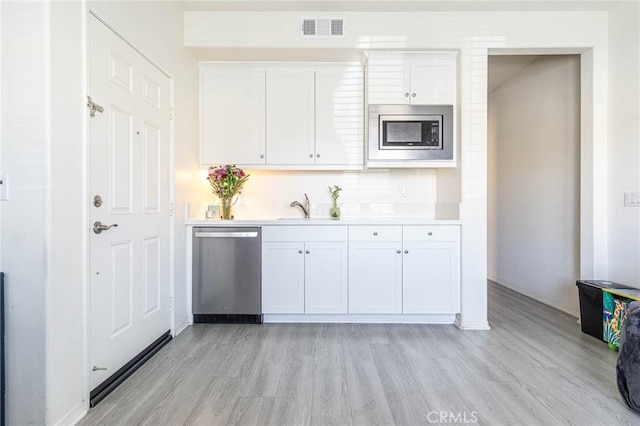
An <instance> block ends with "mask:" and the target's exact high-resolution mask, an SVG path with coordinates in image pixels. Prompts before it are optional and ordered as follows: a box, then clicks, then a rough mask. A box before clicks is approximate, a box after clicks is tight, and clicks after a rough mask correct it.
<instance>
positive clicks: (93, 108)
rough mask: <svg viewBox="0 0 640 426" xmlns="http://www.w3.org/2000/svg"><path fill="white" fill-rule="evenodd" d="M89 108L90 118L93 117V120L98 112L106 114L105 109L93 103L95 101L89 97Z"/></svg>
mask: <svg viewBox="0 0 640 426" xmlns="http://www.w3.org/2000/svg"><path fill="white" fill-rule="evenodd" d="M87 108H89V117H92V118H93V117H95V116H96V111H97V112H99V113H103V112H104V108H102V106H101V105H98V104H97V103H95V102H93V100H92V99H91V96H87Z"/></svg>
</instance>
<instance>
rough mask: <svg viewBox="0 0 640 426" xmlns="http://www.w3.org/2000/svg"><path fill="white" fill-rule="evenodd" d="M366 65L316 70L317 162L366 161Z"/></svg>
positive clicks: (353, 162)
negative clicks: (364, 67)
mask: <svg viewBox="0 0 640 426" xmlns="http://www.w3.org/2000/svg"><path fill="white" fill-rule="evenodd" d="M363 92H364V81H363V76H362V68H360V67H348V68H341V69H320V70H316V96H315V97H316V119H315V121H316V164H335V165H362V164H363V162H364V114H363V113H364V111H363V108H362V106H363V104H364V98H363V96H364V93H363Z"/></svg>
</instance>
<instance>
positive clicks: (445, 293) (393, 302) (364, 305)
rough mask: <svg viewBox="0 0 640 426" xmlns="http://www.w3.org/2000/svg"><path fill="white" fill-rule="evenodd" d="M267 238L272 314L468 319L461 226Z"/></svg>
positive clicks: (313, 230) (270, 232)
mask: <svg viewBox="0 0 640 426" xmlns="http://www.w3.org/2000/svg"><path fill="white" fill-rule="evenodd" d="M347 230H348V242H347ZM262 238H263V242H262V310H263V313H265V314H353V315H369V314H371V315H374V314H406V315H443V314H444V315H452V314H456V313H458V312H460V228H459V226H455V225H451V226H448V225H437V226H396V225H384V226H360V225H357V226H349V227H347V226H335V225H331V226H314V225H311V226H309V225H302V226H269V227H263V232H262ZM345 318H346V317H345Z"/></svg>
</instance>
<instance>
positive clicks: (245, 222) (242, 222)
mask: <svg viewBox="0 0 640 426" xmlns="http://www.w3.org/2000/svg"><path fill="white" fill-rule="evenodd" d="M460 224H461V221H460V220H439V219H434V218H423V217H389V218H385V217H380V218H360V219H357V218H349V219H340V220H332V219H329V218H321V219H314V218H311V219H304V218H283V219H234V220H220V219H200V220H197V219H196V220H194V219H192V220H187V222H186V225H187V226H282V225H287V226H291V225H332V226H334V225H342V226H349V225H460Z"/></svg>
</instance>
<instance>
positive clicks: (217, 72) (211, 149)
mask: <svg viewBox="0 0 640 426" xmlns="http://www.w3.org/2000/svg"><path fill="white" fill-rule="evenodd" d="M201 126H202V142H201V157H200V161H201V164H203V165H207V164H221V163H234V164H238V165H240V166H256V167H255V168H261V169H301V170H305V169H325V170H341V169H361V168H362V167H363V166H364V72H363V69H362V66H360V65H353V64H330V65H328V64H315V65H314V64H296V63H288V64H285V63H272V64H261V63H246V64H240V63H238V64H233V65H229V64H220V63H203V64H201Z"/></svg>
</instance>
